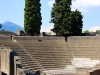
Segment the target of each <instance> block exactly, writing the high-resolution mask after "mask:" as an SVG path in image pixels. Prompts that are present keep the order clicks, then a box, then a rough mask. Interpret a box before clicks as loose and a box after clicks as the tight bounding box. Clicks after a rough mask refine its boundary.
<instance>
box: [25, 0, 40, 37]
mask: <svg viewBox="0 0 100 75" xmlns="http://www.w3.org/2000/svg"><path fill="white" fill-rule="evenodd" d="M40 7H41V4H40V0H25V9H24V11H25V13H24V29H25V32H26V33H27V34H28V35H31V36H34V35H39V34H40V29H41V25H42V22H41V20H42V17H41V13H40V10H41V8H40Z"/></svg>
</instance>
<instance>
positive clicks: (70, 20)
mask: <svg viewBox="0 0 100 75" xmlns="http://www.w3.org/2000/svg"><path fill="white" fill-rule="evenodd" d="M71 1H72V0H55V3H54V4H53V8H52V11H51V21H50V22H51V23H54V28H53V29H52V31H54V32H56V33H60V34H64V33H65V32H66V31H68V32H69V33H81V32H82V26H83V24H82V23H83V22H82V18H83V17H82V15H81V13H80V12H79V11H78V10H75V11H71V7H70V5H71Z"/></svg>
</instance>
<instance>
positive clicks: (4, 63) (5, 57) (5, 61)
mask: <svg viewBox="0 0 100 75" xmlns="http://www.w3.org/2000/svg"><path fill="white" fill-rule="evenodd" d="M9 56H10V50H1V72H3V73H5V74H7V75H10V57H9Z"/></svg>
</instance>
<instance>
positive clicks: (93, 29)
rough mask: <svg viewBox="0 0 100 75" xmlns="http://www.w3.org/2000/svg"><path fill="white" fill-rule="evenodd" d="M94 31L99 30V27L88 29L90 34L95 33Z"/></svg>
mask: <svg viewBox="0 0 100 75" xmlns="http://www.w3.org/2000/svg"><path fill="white" fill-rule="evenodd" d="M96 30H100V26H94V27H91V28H90V29H89V31H90V32H91V31H92V32H96Z"/></svg>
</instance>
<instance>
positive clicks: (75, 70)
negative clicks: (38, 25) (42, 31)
mask: <svg viewBox="0 0 100 75" xmlns="http://www.w3.org/2000/svg"><path fill="white" fill-rule="evenodd" d="M0 44H1V45H0V54H1V55H0V56H1V57H0V60H1V62H0V71H1V75H95V73H98V75H99V69H100V37H99V36H69V37H62V36H59V37H58V36H45V37H40V36H12V38H11V37H10V36H0Z"/></svg>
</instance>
